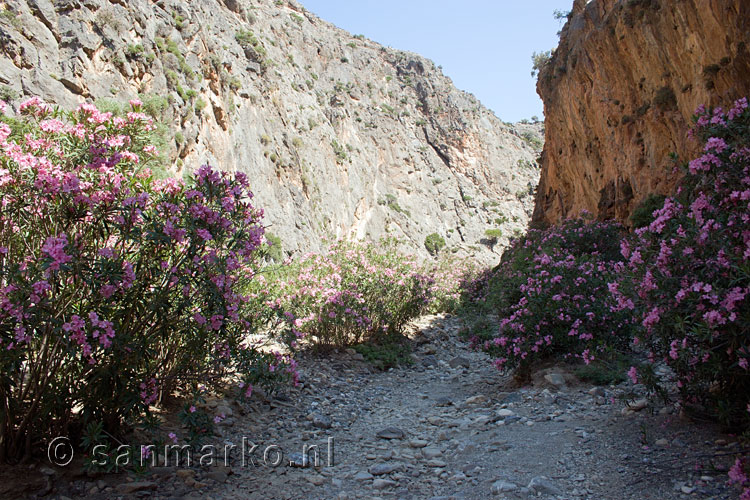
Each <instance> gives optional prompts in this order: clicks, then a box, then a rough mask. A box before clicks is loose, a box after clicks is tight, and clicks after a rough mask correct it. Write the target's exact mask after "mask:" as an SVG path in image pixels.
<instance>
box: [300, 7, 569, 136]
mask: <svg viewBox="0 0 750 500" xmlns="http://www.w3.org/2000/svg"><path fill="white" fill-rule="evenodd" d="M300 1H301V3H302V4H303V5H304V6H305V8H306V9H308V10H310V11H312V12H314V13H315V14H317V15H318V16H319V17H321V18H323V19H325V20H326V21H329V22H331V23H333V24H335V25H337V26H338V27H340V28H343V29H345V30H347V31H349V32H351V33H352V34H363V35H365V36H366V37H368V38H370V39H372V40H374V41H376V42H379V43H381V44H383V45H388V46H390V47H393V48H396V49H402V50H409V51H412V52H417V53H418V54H421V55H423V56H425V57H428V58H430V59H432V60H433V61H435V63H436V64H438V65H441V66H442V67H443V73H445V74H446V75H447V76H449V77H450V78H451V79H452V80H453V83H454V84H455V85H456V87H458V88H460V89H461V90H465V91H467V92H471V93H472V94H474V95H475V96H476V97H477V98H478V99H479V100H480V101H482V104H484V105H485V106H487V107H488V108H490V109H491V110H492V111H494V112H495V114H496V115H497V116H498V117H499V118H501V119H503V120H505V121H511V122H515V121H518V120H520V119H522V118H530V117H531V116H533V115H536V116H538V117H539V118H540V119H541V118H542V116H543V113H542V102H541V100H540V99H539V97H538V96H537V95H536V89H535V84H536V82H535V80H534V79H533V78H532V77H531V74H530V72H531V54H532V52H535V51H536V52H540V51H543V50H549V49H551V48H553V47H555V46H557V32H558V31H559V30H560V28H561V24H560V22H559V21H557V20H556V19H555V18H554V16H553V12H554V11H555V9H559V10H563V11H568V10H570V8H571V6H572V5H573V1H572V0H527V1H521V2H517V1H508V0H463V1H460V2H456V1H455V0H450V1H448V0H300Z"/></svg>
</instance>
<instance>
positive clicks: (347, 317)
mask: <svg viewBox="0 0 750 500" xmlns="http://www.w3.org/2000/svg"><path fill="white" fill-rule="evenodd" d="M433 286H434V280H433V279H432V278H429V277H427V276H426V275H425V274H424V270H423V269H422V268H421V267H420V266H419V264H418V263H417V261H416V260H415V259H413V258H411V257H406V256H402V255H401V254H399V253H398V252H397V251H396V247H395V243H394V242H392V241H384V242H381V244H380V245H375V244H369V243H361V242H348V241H337V242H335V243H333V244H332V245H331V246H330V247H329V248H328V250H327V251H326V252H324V253H320V254H317V253H310V254H307V255H305V256H303V257H302V258H301V259H300V260H299V261H297V262H294V263H289V264H288V265H286V266H284V267H282V268H280V269H278V270H277V271H276V272H275V273H272V274H269V276H268V278H266V277H264V276H260V277H259V279H258V280H256V282H255V283H254V291H253V293H252V295H253V296H254V297H258V298H260V299H262V300H263V301H264V303H265V304H266V305H267V306H268V307H269V308H270V309H272V310H275V311H277V314H278V316H279V317H283V318H285V319H286V320H287V323H288V324H289V326H290V328H289V329H288V330H287V331H288V332H290V333H291V335H290V336H289V337H288V338H287V340H288V341H290V343H291V344H292V345H293V346H297V345H299V344H300V342H302V344H304V343H311V344H313V345H315V346H318V347H322V348H332V347H343V346H348V345H354V344H358V343H361V342H365V341H375V340H378V339H379V338H386V337H392V336H398V335H401V334H402V333H403V331H404V328H405V326H406V325H407V324H408V322H409V321H411V320H412V319H414V318H416V317H417V316H419V315H420V314H422V313H423V312H425V311H426V310H427V308H428V307H429V306H430V303H431V300H432V297H433V289H432V287H433ZM302 339H304V341H303V340H302Z"/></svg>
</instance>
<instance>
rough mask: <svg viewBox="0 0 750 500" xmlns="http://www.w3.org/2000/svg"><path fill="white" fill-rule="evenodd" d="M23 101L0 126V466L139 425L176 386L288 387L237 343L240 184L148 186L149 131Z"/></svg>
mask: <svg viewBox="0 0 750 500" xmlns="http://www.w3.org/2000/svg"><path fill="white" fill-rule="evenodd" d="M131 105H132V111H131V112H129V113H127V114H126V115H125V116H123V117H113V116H112V115H111V113H102V112H100V111H99V110H98V109H97V108H96V107H94V106H92V105H90V104H82V105H80V106H79V107H78V109H77V110H75V111H73V112H64V111H61V110H60V109H57V108H53V107H51V106H49V105H47V104H45V103H43V102H42V101H41V100H39V99H38V98H32V99H30V100H28V101H25V102H24V103H22V104H21V105H20V106H19V112H20V113H21V115H22V116H20V117H17V118H10V117H7V116H2V117H0V119H2V121H1V122H0V195H1V196H2V212H0V370H2V374H3V376H2V378H1V379H0V399H2V402H0V459H12V458H14V457H18V456H20V455H21V454H22V453H28V452H29V449H28V448H29V446H30V445H31V444H36V442H37V440H39V439H43V438H44V437H45V436H50V435H60V434H65V433H73V434H75V433H76V432H77V431H76V429H81V428H82V427H81V426H82V424H86V423H87V422H88V423H91V422H103V429H104V430H105V431H107V432H109V433H112V432H119V431H120V430H121V427H122V424H123V423H126V424H130V423H134V422H136V421H138V420H139V419H141V418H143V417H148V415H149V413H150V412H149V407H150V406H151V405H153V404H154V403H156V402H158V401H159V399H160V398H161V396H162V395H163V394H165V393H169V392H170V391H172V390H173V389H174V388H176V387H177V386H178V385H182V384H190V383H193V382H195V381H197V380H201V381H203V382H206V381H211V380H216V379H217V378H218V377H220V376H221V375H223V374H224V373H226V372H227V370H230V369H240V371H241V378H242V380H243V391H247V390H248V387H249V388H250V389H249V390H252V384H253V383H258V382H269V381H270V378H268V377H267V375H268V373H269V371H270V372H273V373H274V374H275V375H284V376H287V377H288V378H293V377H294V374H293V373H292V372H293V366H291V365H290V363H289V362H288V360H287V359H284V358H282V357H280V356H275V355H273V354H270V353H264V352H261V351H260V350H258V349H257V348H256V346H252V345H248V344H247V342H246V341H245V336H246V333H247V331H248V330H249V329H250V328H251V325H250V323H249V322H248V319H247V318H245V317H244V316H243V314H242V309H243V306H244V303H245V302H246V300H247V298H246V297H245V296H243V295H241V294H240V293H239V289H240V287H241V286H245V285H244V282H246V281H248V280H250V279H252V277H253V264H254V261H255V258H256V255H257V253H258V252H257V251H258V248H259V246H260V245H261V239H262V236H263V227H262V225H261V224H260V219H261V216H262V211H260V210H257V209H255V208H253V206H252V205H251V204H250V201H249V200H250V198H251V197H252V194H251V193H250V192H249V191H248V189H247V181H246V179H245V177H244V175H242V174H237V175H236V176H234V177H230V176H229V175H227V174H222V173H218V172H216V171H214V170H212V169H211V168H210V167H208V166H204V167H202V168H201V169H200V170H199V171H198V172H197V174H196V176H195V179H194V182H192V183H191V184H189V185H184V184H183V183H182V182H181V181H177V180H175V179H167V180H154V179H153V177H152V176H151V174H150V171H149V168H148V167H149V165H150V163H151V162H152V161H155V159H156V158H157V155H158V152H157V151H156V150H155V148H154V147H153V146H152V145H150V144H149V143H148V137H149V133H150V131H151V128H152V127H153V124H152V121H151V119H150V118H148V117H147V116H146V115H145V114H143V113H141V112H140V107H141V103H140V102H139V101H137V100H135V101H131ZM4 109H5V106H0V110H4Z"/></svg>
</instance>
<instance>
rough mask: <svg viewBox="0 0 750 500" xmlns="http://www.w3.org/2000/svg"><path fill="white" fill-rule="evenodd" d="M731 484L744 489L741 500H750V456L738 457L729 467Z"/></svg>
mask: <svg viewBox="0 0 750 500" xmlns="http://www.w3.org/2000/svg"><path fill="white" fill-rule="evenodd" d="M729 484H733V485H736V486H738V487H739V488H741V489H742V493H741V494H740V500H750V464H748V458H747V457H745V458H737V460H735V462H734V464H733V465H732V467H730V468H729Z"/></svg>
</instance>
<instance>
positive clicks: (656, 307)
mask: <svg viewBox="0 0 750 500" xmlns="http://www.w3.org/2000/svg"><path fill="white" fill-rule="evenodd" d="M747 107H748V106H747V100H746V99H740V100H738V101H737V102H735V103H734V105H733V107H732V108H731V109H730V110H729V111H727V112H725V111H724V110H722V109H721V108H715V109H705V108H703V107H701V108H700V109H699V110H698V112H697V116H696V127H695V131H694V135H695V137H696V139H697V140H700V142H701V144H703V151H702V153H701V155H700V156H699V157H697V158H695V159H694V160H692V161H691V162H690V163H689V164H688V165H687V171H686V172H685V176H684V180H683V181H682V183H681V185H680V188H679V191H678V193H677V194H676V195H675V196H672V197H668V198H666V199H665V200H664V202H663V205H662V206H661V207H660V208H658V209H657V210H655V211H654V212H653V220H652V221H651V222H650V224H648V225H646V226H644V227H643V228H640V229H638V230H636V234H635V237H634V238H633V239H632V241H627V240H626V241H623V244H622V253H623V256H624V257H625V258H626V259H627V270H628V271H629V277H628V279H623V280H622V283H621V284H619V285H617V284H615V285H613V287H612V294H613V297H615V298H616V299H617V300H618V301H620V302H623V303H626V304H628V308H629V309H632V310H633V313H634V314H635V315H636V316H637V318H638V321H639V323H640V325H641V332H640V333H639V334H638V335H637V336H636V338H635V341H636V343H638V344H640V345H642V346H643V348H644V349H645V350H646V351H647V352H648V353H649V360H650V363H647V364H645V365H643V366H640V367H638V368H633V369H632V370H631V372H630V374H631V377H632V378H633V379H634V380H639V381H641V382H644V383H646V384H647V385H648V386H649V387H651V388H652V389H657V388H658V387H659V384H660V382H664V381H659V380H657V379H656V378H655V377H654V375H653V370H651V369H650V367H651V364H653V363H657V362H663V363H665V364H667V365H668V366H669V367H670V368H671V369H672V370H673V372H674V377H675V379H674V380H672V381H671V382H676V385H677V387H678V389H679V393H680V396H681V400H682V404H683V406H684V407H685V408H687V409H689V410H693V411H695V412H699V413H700V414H702V415H710V416H712V417H714V418H718V419H719V420H720V421H721V422H723V423H724V424H726V425H729V426H731V427H738V426H739V427H747V425H748V423H750V110H748V109H747Z"/></svg>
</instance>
